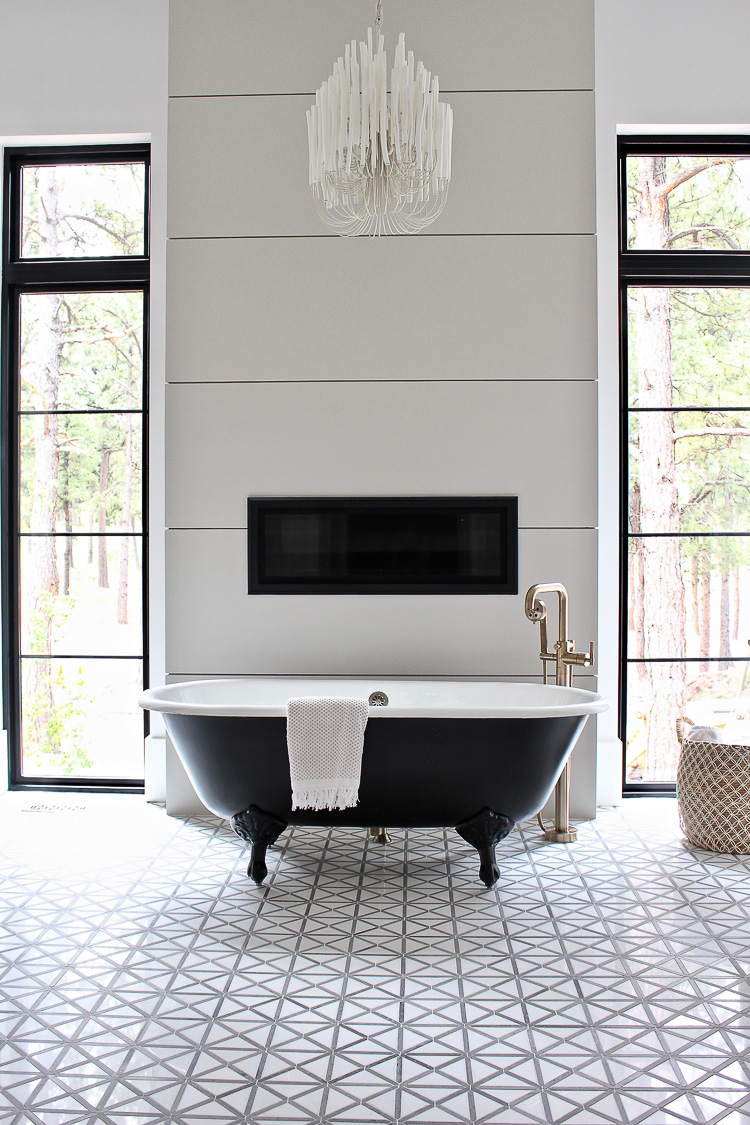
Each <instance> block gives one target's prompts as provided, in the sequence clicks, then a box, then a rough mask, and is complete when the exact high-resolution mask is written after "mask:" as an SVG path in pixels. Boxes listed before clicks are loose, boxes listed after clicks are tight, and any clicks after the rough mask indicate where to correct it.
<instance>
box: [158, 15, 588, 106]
mask: <svg viewBox="0 0 750 1125" xmlns="http://www.w3.org/2000/svg"><path fill="white" fill-rule="evenodd" d="M373 14H374V9H373V6H372V3H371V2H370V0H327V3H326V4H325V5H312V4H310V3H309V0H274V3H273V4H271V5H269V4H268V3H267V0H181V2H180V3H179V4H173V5H172V9H171V12H170V29H169V30H170V42H169V71H170V94H171V95H173V96H174V95H179V96H184V95H188V94H274V93H299V92H301V91H308V92H310V91H314V90H316V89H317V88H318V86H320V84H321V82H322V81H323V80H324V78H327V77H328V75H329V73H330V71H331V68H332V66H333V63H334V61H335V59H336V58H337V57H338V55H339V54H341V53H342V51H343V48H344V45H345V43H347V42H348V41H350V40H351V39H356V40H357V41H359V40H360V39H363V38H364V37H365V35H366V31H367V27H368V26H372V23H373ZM383 31H384V34H385V35H386V48H387V51H388V55H389V58H390V57H392V53H393V46H394V42H395V39H396V36H397V35H398V33H399V32H401V31H403V32H404V34H405V35H406V44H407V47H408V48H409V49H410V50H413V51H414V53H415V56H416V58H418V59H421V60H422V61H423V62H424V64H425V66H426V67H427V68H428V70H431V71H432V72H433V73H436V74H437V75H438V76H439V78H440V87H441V89H442V90H483V89H486V90H503V89H507V90H523V89H529V90H547V89H551V90H556V89H557V90H563V89H566V88H568V89H573V90H581V89H586V88H588V89H591V88H592V87H593V80H594V59H593V47H594V12H593V3H592V0H557V2H556V3H554V4H550V3H549V0H504V2H503V3H502V4H498V3H497V0H388V7H387V9H384V20H383Z"/></svg>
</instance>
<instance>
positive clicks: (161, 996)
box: [0, 793, 750, 1125]
mask: <svg viewBox="0 0 750 1125" xmlns="http://www.w3.org/2000/svg"><path fill="white" fill-rule="evenodd" d="M0 854H1V855H2V864H1V865H0V1032H1V1033H2V1036H3V1038H2V1039H0V1091H1V1092H0V1123H2V1125H10V1123H12V1125H21V1123H23V1125H29V1123H32V1125H75V1123H78V1122H103V1123H106V1125H157V1123H158V1125H161V1123H166V1122H172V1123H178V1125H199V1123H200V1125H239V1123H241V1122H253V1123H255V1125H266V1123H267V1125H271V1123H275V1125H292V1123H304V1125H315V1123H318V1125H324V1123H325V1125H328V1123H330V1125H334V1123H336V1125H360V1123H362V1125H365V1123H367V1125H371V1123H375V1122H377V1123H383V1122H385V1123H388V1125H391V1123H398V1125H407V1123H409V1125H412V1123H413V1125H438V1123H440V1125H446V1123H449V1122H450V1123H454V1125H455V1123H456V1122H458V1123H466V1122H483V1123H487V1125H501V1123H502V1125H527V1123H532V1122H533V1123H535V1125H540V1123H550V1122H552V1123H555V1125H599V1123H604V1122H606V1123H608V1125H611V1123H613V1122H627V1123H629V1125H646V1123H648V1125H655V1123H657V1122H658V1123H666V1122H669V1123H677V1122H682V1123H685V1122H688V1123H690V1125H695V1123H696V1122H719V1121H720V1122H722V1123H724V1125H740V1123H746V1125H747V1123H750V978H749V977H748V973H749V972H750V857H732V856H722V855H714V854H712V853H709V852H705V851H701V850H700V849H696V848H691V847H689V846H687V845H686V843H685V842H684V840H683V839H682V837H681V835H680V833H679V830H678V827H677V819H676V809H675V802H674V801H673V800H658V799H647V800H631V801H628V802H626V803H625V804H624V805H623V806H622V808H620V809H612V810H606V811H600V814H599V817H598V818H597V820H596V821H595V822H593V823H590V824H584V825H583V826H582V828H581V832H580V836H579V841H578V842H577V843H576V844H574V845H572V846H564V845H554V844H547V843H545V842H544V841H543V840H542V839H541V837H540V835H539V832H538V830H537V827H536V825H535V824H532V823H528V824H526V825H524V826H522V828H521V829H520V830H516V831H514V832H513V834H512V835H511V836H510V837H509V838H508V839H507V840H506V841H505V842H504V843H502V844H501V845H500V846H499V847H498V850H497V854H498V860H499V863H500V871H501V875H500V881H499V882H498V884H497V885H496V887H495V888H493V889H492V890H489V891H488V890H486V889H485V888H484V887H483V885H482V884H481V883H480V882H479V881H478V879H477V860H476V855H475V853H474V851H473V850H472V849H470V848H469V847H468V845H466V844H465V843H464V842H463V841H462V840H461V839H460V838H459V837H458V836H457V835H456V834H455V833H454V832H447V833H446V832H443V831H442V830H431V829H420V830H410V831H409V832H406V831H398V832H394V833H393V839H392V842H391V844H390V845H387V846H386V847H385V848H384V847H383V846H382V845H378V844H376V843H373V842H371V841H369V840H368V838H367V837H366V835H364V834H363V833H362V832H359V831H353V830H338V831H336V832H329V831H327V830H324V829H296V830H294V831H288V832H286V833H284V835H283V836H282V837H281V838H280V839H279V841H278V845H277V847H276V848H275V849H273V850H271V851H269V861H268V867H269V878H268V880H267V885H266V886H264V887H262V888H257V887H255V885H254V884H253V883H251V882H250V881H249V880H248V879H247V877H246V875H245V869H246V865H247V858H248V857H247V854H246V853H245V851H244V849H243V847H242V845H241V843H240V841H239V840H238V839H237V837H236V836H235V835H234V833H233V832H231V831H230V830H229V829H228V827H227V826H226V824H225V823H224V822H222V821H218V820H214V819H212V818H210V817H203V818H200V817H198V818H193V819H190V820H186V821H180V820H175V819H172V818H169V817H167V816H166V815H165V813H164V812H163V811H162V810H161V809H159V808H156V807H153V806H148V805H146V804H145V802H144V801H143V799H142V798H139V797H132V796H115V795H101V796H94V795H92V796H81V795H75V794H73V795H70V794H65V795H60V794H56V793H43V794H29V793H11V794H7V795H3V796H0Z"/></svg>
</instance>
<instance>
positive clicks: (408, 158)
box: [307, 0, 453, 235]
mask: <svg viewBox="0 0 750 1125" xmlns="http://www.w3.org/2000/svg"><path fill="white" fill-rule="evenodd" d="M381 3H382V0H378V2H377V10H376V17H375V38H376V40H377V52H376V53H375V54H373V32H372V28H368V29H367V43H360V44H359V63H357V43H356V40H354V39H353V40H352V41H351V43H350V44H347V46H346V48H345V51H344V56H343V58H341V57H339V59H338V61H337V62H336V64H335V66H334V69H333V74H332V75H331V76H330V78H328V79H327V80H326V81H325V82H324V83H323V85H322V86H321V87H320V89H319V90H318V91H317V93H316V95H315V105H314V106H312V107H311V108H310V109H308V111H307V136H308V142H309V146H310V187H311V189H312V193H313V199H314V201H315V206H316V208H317V210H318V213H319V214H320V217H321V218H322V219H323V221H324V222H325V223H326V224H327V225H328V226H329V227H330V228H331V229H332V230H334V231H335V232H336V234H340V235H356V234H371V235H378V234H416V232H417V231H420V230H422V228H423V227H426V226H427V224H428V223H431V222H432V221H433V219H436V218H437V217H438V215H439V214H440V212H441V211H442V210H443V207H444V206H445V201H446V198H447V195H448V185H449V183H450V179H451V143H452V137H453V111H452V109H451V107H450V106H449V105H446V103H445V102H441V101H439V100H438V98H439V86H438V80H437V77H432V76H431V75H430V72H429V70H426V69H425V67H424V66H423V64H422V63H421V62H418V63H417V65H416V70H415V66H414V54H413V52H412V51H409V54H408V55H407V54H406V46H405V43H404V35H403V32H402V33H401V35H399V38H398V46H397V47H396V58H395V62H394V66H393V69H392V70H391V86H390V94H389V93H388V84H387V64H386V56H385V48H384V40H383V36H382V35H381V34H380V22H381V18H382V16H381Z"/></svg>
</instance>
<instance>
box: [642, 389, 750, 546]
mask: <svg viewBox="0 0 750 1125" xmlns="http://www.w3.org/2000/svg"><path fill="white" fill-rule="evenodd" d="M628 429H629V435H628V437H629V451H630V457H629V467H630V485H629V492H630V530H631V531H632V532H639V531H690V532H692V531H695V532H701V531H750V411H748V412H747V413H744V412H738V411H726V410H706V411H693V410H691V411H684V412H682V411H675V412H672V411H661V410H658V411H656V410H654V411H643V412H633V413H631V414H630V418H629V420H628Z"/></svg>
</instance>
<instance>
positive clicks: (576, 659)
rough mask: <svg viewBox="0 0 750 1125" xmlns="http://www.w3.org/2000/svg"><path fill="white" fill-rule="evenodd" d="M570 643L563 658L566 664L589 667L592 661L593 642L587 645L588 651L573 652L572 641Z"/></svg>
mask: <svg viewBox="0 0 750 1125" xmlns="http://www.w3.org/2000/svg"><path fill="white" fill-rule="evenodd" d="M569 643H570V646H571V647H570V649H569V650H568V651H567V652H566V653H565V655H564V657H563V660H564V661H565V663H566V664H575V665H577V667H579V668H590V667H591V665H592V664H593V663H594V642H593V641H592V642H591V644H590V645H589V651H588V652H573V651H572V648H573V641H571V642H569Z"/></svg>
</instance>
